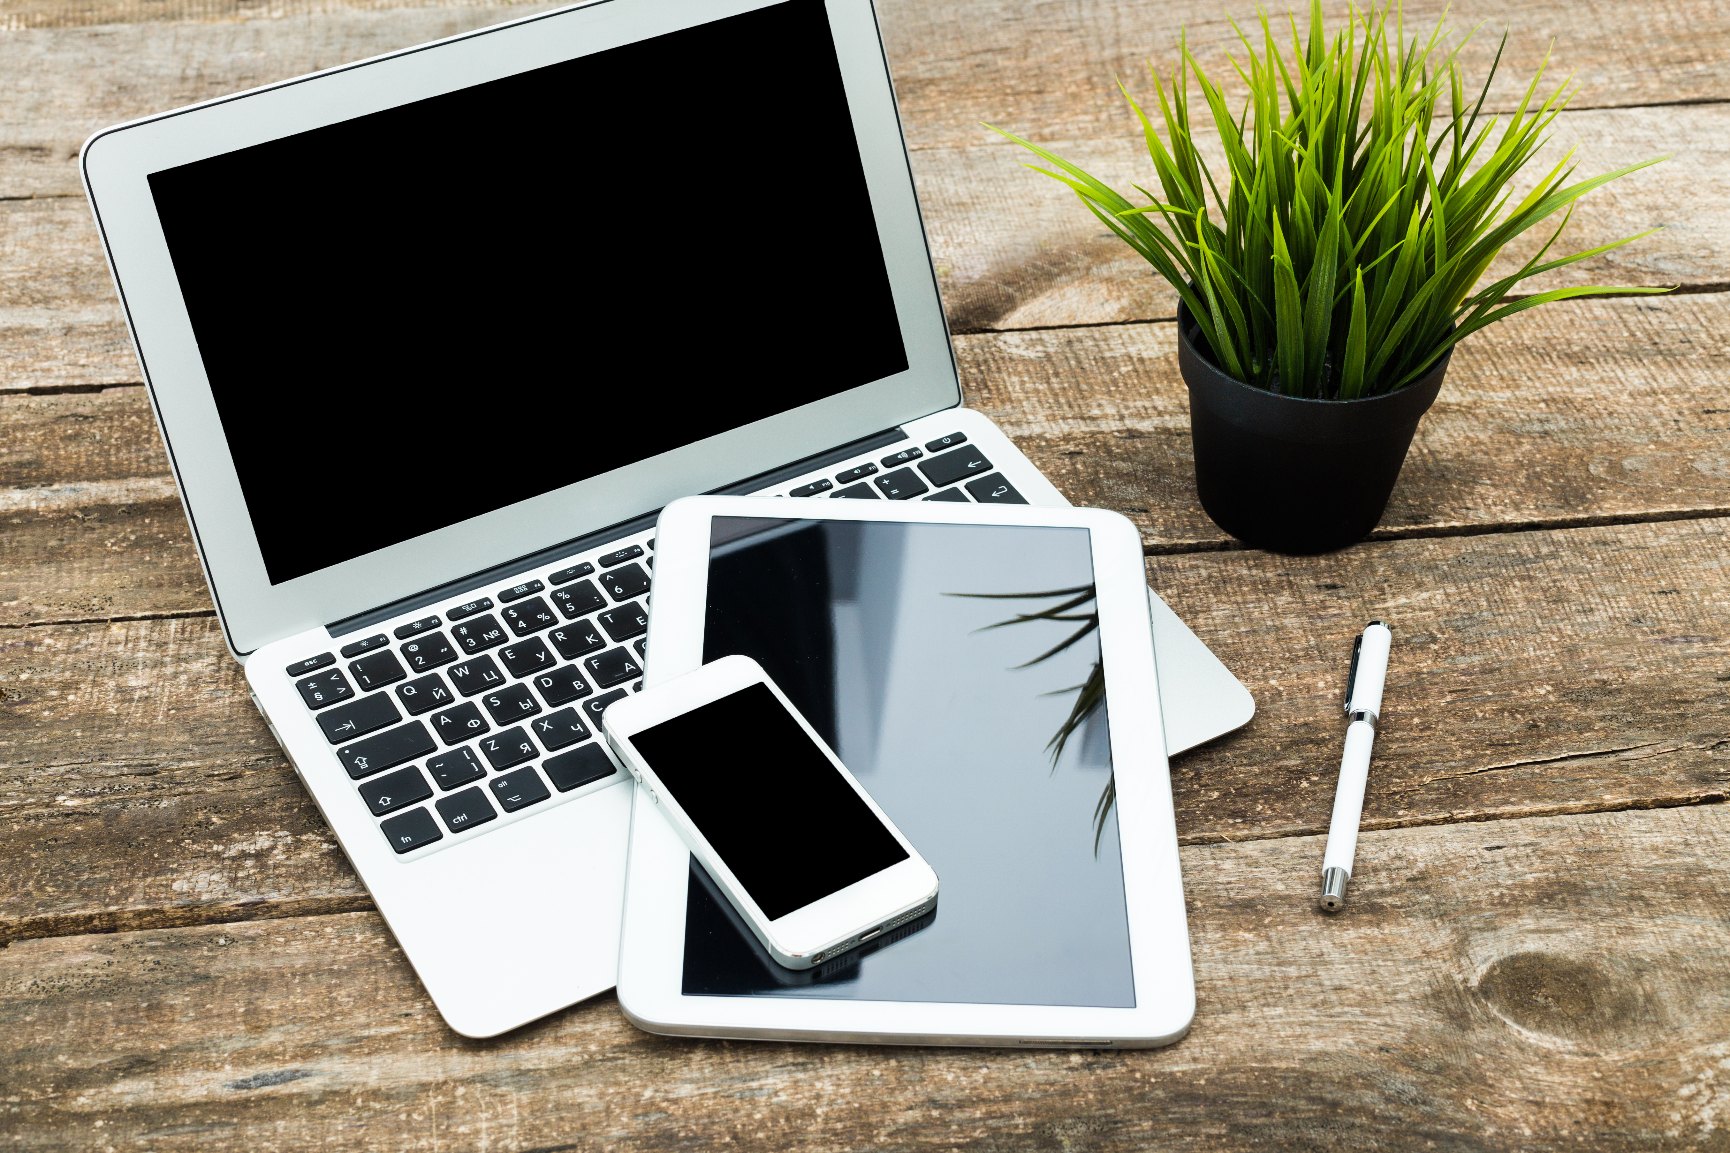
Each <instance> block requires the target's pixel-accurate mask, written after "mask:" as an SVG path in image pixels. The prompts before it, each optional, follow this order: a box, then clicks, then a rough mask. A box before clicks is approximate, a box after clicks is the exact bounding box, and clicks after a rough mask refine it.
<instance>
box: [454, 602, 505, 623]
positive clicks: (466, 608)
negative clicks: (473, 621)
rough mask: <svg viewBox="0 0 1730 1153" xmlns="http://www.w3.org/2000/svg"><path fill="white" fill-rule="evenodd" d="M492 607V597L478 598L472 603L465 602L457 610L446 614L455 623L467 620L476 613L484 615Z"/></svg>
mask: <svg viewBox="0 0 1730 1153" xmlns="http://www.w3.org/2000/svg"><path fill="white" fill-rule="evenodd" d="M492 607H493V598H492V597H476V598H475V599H474V600H472V601H464V602H463V603H462V604H460V605H457V606H456V607H455V608H453V609H451V611H450V612H448V613H446V614H445V616H447V617H449V618H450V619H451V620H453V621H460V620H466V619H467V618H469V617H472V616H474V615H475V614H476V613H484V612H486V611H487V610H488V609H490V608H492Z"/></svg>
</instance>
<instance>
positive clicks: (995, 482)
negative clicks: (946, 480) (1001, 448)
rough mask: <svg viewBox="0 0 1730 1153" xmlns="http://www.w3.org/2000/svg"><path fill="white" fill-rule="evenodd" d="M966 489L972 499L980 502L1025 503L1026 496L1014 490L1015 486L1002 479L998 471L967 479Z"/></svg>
mask: <svg viewBox="0 0 1730 1153" xmlns="http://www.w3.org/2000/svg"><path fill="white" fill-rule="evenodd" d="M967 491H968V492H970V493H972V494H973V499H974V500H976V501H978V502H979V503H980V504H1026V503H1027V498H1026V497H1024V496H1022V495H1021V494H1020V493H1018V492H1016V491H1015V486H1014V485H1012V484H1010V483H1009V482H1008V481H1006V480H1004V479H1003V474H1002V473H1000V472H994V473H992V474H991V475H990V476H982V477H980V478H978V479H977V480H970V481H968V482H967Z"/></svg>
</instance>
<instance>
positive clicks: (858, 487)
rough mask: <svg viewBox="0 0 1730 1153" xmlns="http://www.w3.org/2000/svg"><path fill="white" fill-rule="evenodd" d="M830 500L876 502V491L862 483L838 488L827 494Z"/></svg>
mask: <svg viewBox="0 0 1730 1153" xmlns="http://www.w3.org/2000/svg"><path fill="white" fill-rule="evenodd" d="M829 499H830V500H876V499H877V490H876V489H874V488H872V487H871V486H870V485H869V484H867V483H865V482H864V481H860V482H859V483H858V484H850V485H848V486H847V487H846V488H838V489H836V490H835V491H834V492H832V493H830V494H829Z"/></svg>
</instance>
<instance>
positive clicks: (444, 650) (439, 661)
mask: <svg viewBox="0 0 1730 1153" xmlns="http://www.w3.org/2000/svg"><path fill="white" fill-rule="evenodd" d="M402 657H403V660H405V661H407V662H408V667H409V668H410V669H412V670H414V671H415V672H417V673H424V672H426V671H427V670H428V669H436V668H438V667H439V666H440V665H448V664H450V663H451V662H452V661H454V660H456V659H457V651H456V650H455V649H453V648H451V643H450V641H448V640H446V639H445V635H444V634H443V633H433V634H432V635H431V636H426V637H419V638H417V639H415V640H412V641H410V642H409V643H408V644H406V645H404V646H403V647H402Z"/></svg>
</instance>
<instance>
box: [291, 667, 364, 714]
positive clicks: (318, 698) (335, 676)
mask: <svg viewBox="0 0 1730 1153" xmlns="http://www.w3.org/2000/svg"><path fill="white" fill-rule="evenodd" d="M294 687H295V688H297V689H299V690H300V699H301V700H303V701H305V702H306V707H307V708H309V709H322V708H326V707H328V706H330V705H334V704H336V703H337V702H338V701H346V700H348V698H350V697H352V696H354V689H352V688H350V687H349V683H348V678H347V677H345V676H343V675H342V670H341V669H331V670H330V671H329V672H323V673H319V674H318V675H317V676H311V677H307V678H306V679H305V680H304V681H295V682H294Z"/></svg>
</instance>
